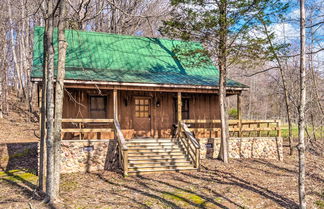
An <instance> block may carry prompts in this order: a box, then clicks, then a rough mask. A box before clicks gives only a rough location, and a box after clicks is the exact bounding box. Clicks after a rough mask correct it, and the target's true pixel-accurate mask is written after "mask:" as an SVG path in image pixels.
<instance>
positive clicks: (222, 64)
mask: <svg viewBox="0 0 324 209" xmlns="http://www.w3.org/2000/svg"><path fill="white" fill-rule="evenodd" d="M219 10H220V11H219V12H220V16H221V17H220V21H219V25H220V28H221V29H220V34H219V60H218V62H219V71H220V77H219V107H220V119H221V147H220V153H219V157H220V159H222V160H223V162H224V163H228V138H229V130H228V121H227V117H228V116H227V105H226V74H227V72H226V62H227V60H226V56H227V1H226V0H222V1H220V6H219Z"/></svg>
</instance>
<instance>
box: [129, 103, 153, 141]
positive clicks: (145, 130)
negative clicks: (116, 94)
mask: <svg viewBox="0 0 324 209" xmlns="http://www.w3.org/2000/svg"><path fill="white" fill-rule="evenodd" d="M133 104H134V105H133V106H134V110H133V121H134V123H133V126H134V130H135V133H136V136H150V135H151V98H150V97H134V99H133Z"/></svg>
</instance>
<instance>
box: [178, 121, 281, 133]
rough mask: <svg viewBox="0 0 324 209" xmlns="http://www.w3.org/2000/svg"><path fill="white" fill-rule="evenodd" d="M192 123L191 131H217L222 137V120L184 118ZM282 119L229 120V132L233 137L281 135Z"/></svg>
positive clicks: (187, 122)
mask: <svg viewBox="0 0 324 209" xmlns="http://www.w3.org/2000/svg"><path fill="white" fill-rule="evenodd" d="M183 122H184V123H186V124H190V128H189V130H190V131H193V132H199V131H209V132H215V135H216V137H220V131H221V129H220V124H221V121H220V120H191V119H189V120H183ZM280 124H281V123H280V120H229V121H228V126H229V132H230V136H232V137H235V136H237V137H252V136H253V137H262V136H273V137H280V136H281V128H280Z"/></svg>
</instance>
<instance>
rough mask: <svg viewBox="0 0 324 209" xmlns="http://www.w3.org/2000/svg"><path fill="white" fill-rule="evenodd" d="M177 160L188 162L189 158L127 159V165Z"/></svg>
mask: <svg viewBox="0 0 324 209" xmlns="http://www.w3.org/2000/svg"><path fill="white" fill-rule="evenodd" d="M177 160H180V161H185V160H186V161H189V158H187V157H185V156H174V157H172V156H170V157H168V158H160V157H157V158H144V159H134V158H132V159H128V162H129V163H137V162H138V163H146V162H175V161H177Z"/></svg>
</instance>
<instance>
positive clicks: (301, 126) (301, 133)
mask: <svg viewBox="0 0 324 209" xmlns="http://www.w3.org/2000/svg"><path fill="white" fill-rule="evenodd" d="M305 19H306V14H305V2H304V0H300V63H299V64H300V84H299V85H300V104H299V121H298V137H299V144H298V153H299V207H300V208H301V209H306V193H305V105H306V85H305V80H306V53H305V52H306V49H305V45H306V38H305Z"/></svg>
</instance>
